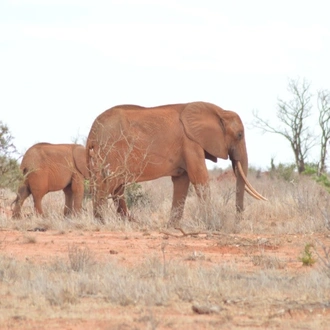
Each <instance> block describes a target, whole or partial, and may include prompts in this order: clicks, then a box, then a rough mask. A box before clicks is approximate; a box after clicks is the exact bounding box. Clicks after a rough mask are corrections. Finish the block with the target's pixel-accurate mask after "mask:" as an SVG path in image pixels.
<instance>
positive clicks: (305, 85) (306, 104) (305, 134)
mask: <svg viewBox="0 0 330 330" xmlns="http://www.w3.org/2000/svg"><path fill="white" fill-rule="evenodd" d="M288 91H289V93H290V94H292V95H293V97H292V99H291V100H289V101H284V100H282V99H280V98H279V99H278V110H277V118H278V119H279V120H280V121H281V123H282V124H283V125H282V126H278V127H274V126H273V125H272V124H270V123H269V121H267V120H264V119H262V118H261V117H260V116H259V114H258V112H255V111H254V112H253V116H254V121H253V123H252V125H253V126H254V127H256V128H259V129H261V130H262V131H263V132H269V133H275V134H279V135H282V136H283V137H285V138H286V139H287V140H288V141H289V142H290V145H291V148H292V151H293V153H294V157H295V164H296V166H297V169H298V172H299V174H300V173H302V172H304V170H305V163H306V159H307V156H308V152H309V150H310V149H311V148H312V147H313V146H314V145H315V138H314V137H313V135H312V134H311V132H310V130H309V127H308V125H307V119H308V118H309V117H310V115H311V108H312V106H311V97H312V95H311V93H310V83H309V82H307V81H306V80H305V79H304V80H303V81H302V82H300V80H299V79H297V80H293V79H289V83H288Z"/></svg>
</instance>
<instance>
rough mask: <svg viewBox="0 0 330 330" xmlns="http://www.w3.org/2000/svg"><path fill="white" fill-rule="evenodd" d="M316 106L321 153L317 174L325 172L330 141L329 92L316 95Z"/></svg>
mask: <svg viewBox="0 0 330 330" xmlns="http://www.w3.org/2000/svg"><path fill="white" fill-rule="evenodd" d="M317 106H318V110H319V124H320V128H321V141H320V143H321V152H320V162H319V168H318V171H319V173H318V174H321V173H324V172H325V171H326V165H325V161H326V157H327V147H328V142H329V140H330V91H329V90H325V89H323V90H320V91H318V94H317Z"/></svg>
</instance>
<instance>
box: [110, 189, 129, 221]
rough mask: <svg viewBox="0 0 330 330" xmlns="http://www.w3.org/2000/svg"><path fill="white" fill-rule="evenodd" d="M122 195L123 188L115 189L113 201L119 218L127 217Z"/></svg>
mask: <svg viewBox="0 0 330 330" xmlns="http://www.w3.org/2000/svg"><path fill="white" fill-rule="evenodd" d="M124 193H125V186H124V185H120V186H119V187H118V188H116V189H115V192H114V194H113V201H114V203H115V205H116V206H117V213H119V214H120V215H121V216H124V217H129V213H128V209H127V205H126V201H125V196H124Z"/></svg>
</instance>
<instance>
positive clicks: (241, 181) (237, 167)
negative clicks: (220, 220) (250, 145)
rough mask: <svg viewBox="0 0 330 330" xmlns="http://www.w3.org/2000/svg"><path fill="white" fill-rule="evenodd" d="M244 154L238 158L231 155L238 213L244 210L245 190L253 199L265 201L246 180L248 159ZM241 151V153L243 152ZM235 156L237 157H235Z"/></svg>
mask: <svg viewBox="0 0 330 330" xmlns="http://www.w3.org/2000/svg"><path fill="white" fill-rule="evenodd" d="M244 150H245V152H243V153H241V154H240V156H239V157H235V152H234V153H233V154H232V155H231V157H230V159H231V161H232V167H233V170H234V173H235V175H236V211H237V213H240V212H242V211H243V210H244V191H245V190H246V192H247V193H249V194H250V195H251V196H252V197H253V198H255V199H257V200H264V201H266V200H267V198H265V197H264V196H262V195H261V194H260V193H258V192H257V191H256V190H255V189H254V188H253V187H252V185H251V184H250V182H249V181H248V179H247V173H248V157H247V153H246V149H245V148H244ZM244 150H243V151H244ZM236 156H237V155H236Z"/></svg>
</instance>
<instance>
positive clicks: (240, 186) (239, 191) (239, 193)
mask: <svg viewBox="0 0 330 330" xmlns="http://www.w3.org/2000/svg"><path fill="white" fill-rule="evenodd" d="M239 163H240V164H241V168H242V170H243V173H244V176H245V178H246V176H247V172H248V162H247V157H246V158H245V159H243V160H240V161H238V160H232V166H233V170H234V172H235V174H236V211H237V212H238V213H240V212H242V211H243V210H244V192H245V178H244V177H243V174H242V173H241V171H239V168H238V166H239Z"/></svg>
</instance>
